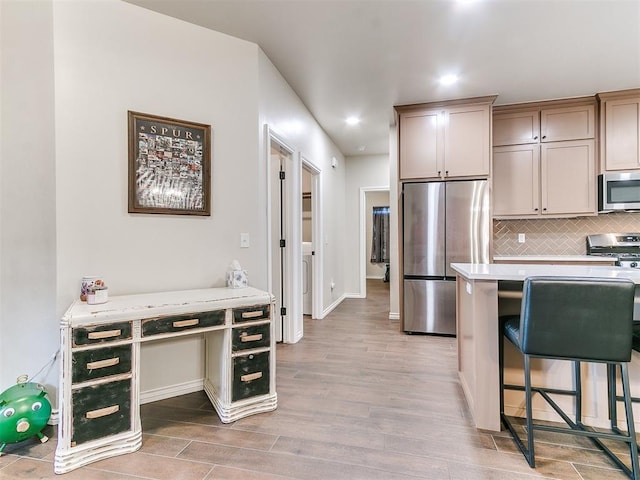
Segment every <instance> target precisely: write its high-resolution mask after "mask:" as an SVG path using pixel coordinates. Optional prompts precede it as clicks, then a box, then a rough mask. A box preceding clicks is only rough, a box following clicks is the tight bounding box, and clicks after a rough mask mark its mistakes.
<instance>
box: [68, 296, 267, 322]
mask: <svg viewBox="0 0 640 480" xmlns="http://www.w3.org/2000/svg"><path fill="white" fill-rule="evenodd" d="M271 302H272V296H271V294H269V293H268V292H265V291H262V290H258V289H256V288H252V287H246V288H205V289H200V290H177V291H171V292H155V293H144V294H138V295H119V296H114V297H109V301H108V302H106V303H101V304H98V305H89V304H87V302H83V301H80V300H76V301H75V302H73V303H72V304H71V306H70V307H69V309H68V310H67V311H66V313H65V314H64V316H63V317H62V320H61V324H62V325H63V326H65V325H69V326H77V325H82V324H87V323H95V322H104V321H119V320H137V319H141V318H149V317H153V316H157V315H175V314H182V313H193V312H204V311H209V310H218V309H223V308H234V307H242V306H251V305H259V304H269V303H271Z"/></svg>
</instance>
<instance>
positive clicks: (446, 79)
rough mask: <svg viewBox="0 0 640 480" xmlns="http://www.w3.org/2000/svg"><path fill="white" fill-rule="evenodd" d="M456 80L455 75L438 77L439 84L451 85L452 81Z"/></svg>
mask: <svg viewBox="0 0 640 480" xmlns="http://www.w3.org/2000/svg"><path fill="white" fill-rule="evenodd" d="M457 81H458V76H457V75H453V74H450V75H443V76H442V77H440V85H445V86H447V85H453V84H454V83H456V82H457Z"/></svg>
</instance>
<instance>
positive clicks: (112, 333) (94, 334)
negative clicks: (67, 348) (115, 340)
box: [88, 330, 122, 340]
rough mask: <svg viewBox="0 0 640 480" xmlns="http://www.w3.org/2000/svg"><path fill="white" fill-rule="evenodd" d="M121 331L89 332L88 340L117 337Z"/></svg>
mask: <svg viewBox="0 0 640 480" xmlns="http://www.w3.org/2000/svg"><path fill="white" fill-rule="evenodd" d="M121 334H122V330H104V331H102V332H89V335H88V337H89V340H99V339H102V338H111V337H119V336H120V335H121Z"/></svg>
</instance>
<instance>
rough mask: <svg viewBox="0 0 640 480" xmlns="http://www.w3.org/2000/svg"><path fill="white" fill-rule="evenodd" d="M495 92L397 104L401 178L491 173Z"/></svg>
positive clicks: (479, 175)
mask: <svg viewBox="0 0 640 480" xmlns="http://www.w3.org/2000/svg"><path fill="white" fill-rule="evenodd" d="M495 98H496V97H494V96H491V97H481V98H471V99H465V100H456V101H449V102H440V103H427V104H420V105H406V106H396V107H395V109H396V111H397V112H398V115H399V120H398V122H399V123H398V124H399V127H398V135H399V142H398V145H399V149H400V152H399V159H400V161H399V167H400V172H399V178H400V180H418V179H420V180H429V179H441V180H446V179H453V178H461V177H488V176H489V171H490V158H491V133H490V132H491V105H492V104H493V101H494V100H495Z"/></svg>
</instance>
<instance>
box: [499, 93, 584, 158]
mask: <svg viewBox="0 0 640 480" xmlns="http://www.w3.org/2000/svg"><path fill="white" fill-rule="evenodd" d="M497 108H499V107H497ZM595 119H596V115H595V104H594V103H593V101H592V102H591V103H590V104H586V105H578V106H572V107H558V108H534V109H532V110H527V111H521V112H507V113H494V116H493V146H494V147H497V146H502V145H520V144H524V143H547V142H561V141H565V140H582V139H589V138H594V137H595V131H596V128H595V127H596V124H595Z"/></svg>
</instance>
